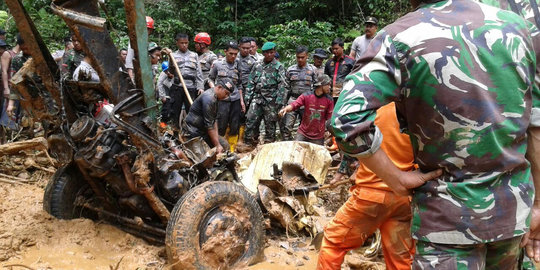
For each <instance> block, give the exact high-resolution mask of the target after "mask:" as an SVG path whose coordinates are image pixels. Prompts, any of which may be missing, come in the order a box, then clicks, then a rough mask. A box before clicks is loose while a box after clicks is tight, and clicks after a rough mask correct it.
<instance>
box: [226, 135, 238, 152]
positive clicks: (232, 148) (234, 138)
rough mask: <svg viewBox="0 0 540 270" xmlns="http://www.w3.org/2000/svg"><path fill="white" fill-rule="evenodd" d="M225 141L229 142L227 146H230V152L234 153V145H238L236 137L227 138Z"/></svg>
mask: <svg viewBox="0 0 540 270" xmlns="http://www.w3.org/2000/svg"><path fill="white" fill-rule="evenodd" d="M227 141H228V142H229V145H230V146H231V152H233V153H234V150H236V144H237V143H238V135H235V136H228V137H227Z"/></svg>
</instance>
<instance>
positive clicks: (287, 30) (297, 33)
mask: <svg viewBox="0 0 540 270" xmlns="http://www.w3.org/2000/svg"><path fill="white" fill-rule="evenodd" d="M335 37H336V32H335V31H334V26H333V25H332V24H331V23H328V22H315V23H308V22H307V21H306V20H293V21H290V22H288V23H285V24H276V25H272V26H270V28H269V29H268V30H267V31H266V33H265V37H264V38H263V41H272V42H275V43H277V44H278V49H277V51H278V52H279V54H280V56H281V62H283V63H284V64H285V65H286V66H288V65H291V64H292V63H293V61H294V58H295V50H296V47H297V46H300V45H303V46H307V47H308V48H309V50H310V51H313V50H314V49H315V48H326V47H328V45H329V44H330V43H331V42H332V39H334V38H335Z"/></svg>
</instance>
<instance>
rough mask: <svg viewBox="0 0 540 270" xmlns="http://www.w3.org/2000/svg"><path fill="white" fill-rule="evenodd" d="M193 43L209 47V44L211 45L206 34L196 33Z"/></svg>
mask: <svg viewBox="0 0 540 270" xmlns="http://www.w3.org/2000/svg"><path fill="white" fill-rule="evenodd" d="M195 42H196V43H204V44H206V45H208V46H210V43H212V40H211V39H210V35H209V34H208V33H206V32H201V33H198V34H197V35H196V36H195Z"/></svg>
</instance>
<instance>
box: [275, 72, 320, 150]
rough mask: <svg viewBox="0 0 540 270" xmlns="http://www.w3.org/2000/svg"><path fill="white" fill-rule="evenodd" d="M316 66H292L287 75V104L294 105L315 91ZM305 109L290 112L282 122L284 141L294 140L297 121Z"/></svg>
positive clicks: (281, 128) (281, 129)
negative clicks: (302, 97) (299, 99)
mask: <svg viewBox="0 0 540 270" xmlns="http://www.w3.org/2000/svg"><path fill="white" fill-rule="evenodd" d="M315 70H316V68H315V66H313V65H311V64H306V65H305V66H304V67H299V66H298V65H293V66H290V67H289V68H288V69H287V72H286V73H285V79H286V82H287V86H288V89H287V90H288V91H287V92H288V93H287V97H288V101H287V104H292V103H293V102H294V101H295V100H296V99H297V98H298V97H299V96H300V95H302V94H303V93H305V92H309V91H312V90H313V84H314V83H315V82H316V80H317V74H316V71H315ZM302 113H303V108H302V109H300V110H295V111H292V112H289V113H287V114H285V116H283V118H282V119H281V121H280V131H281V136H282V137H283V140H285V141H291V140H293V136H292V132H293V129H294V123H295V122H296V119H298V118H300V119H301V118H302Z"/></svg>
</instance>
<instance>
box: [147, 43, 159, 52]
mask: <svg viewBox="0 0 540 270" xmlns="http://www.w3.org/2000/svg"><path fill="white" fill-rule="evenodd" d="M156 49H158V50H161V47H159V46H158V45H157V43H155V42H150V43H148V52H152V51H153V50H156Z"/></svg>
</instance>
